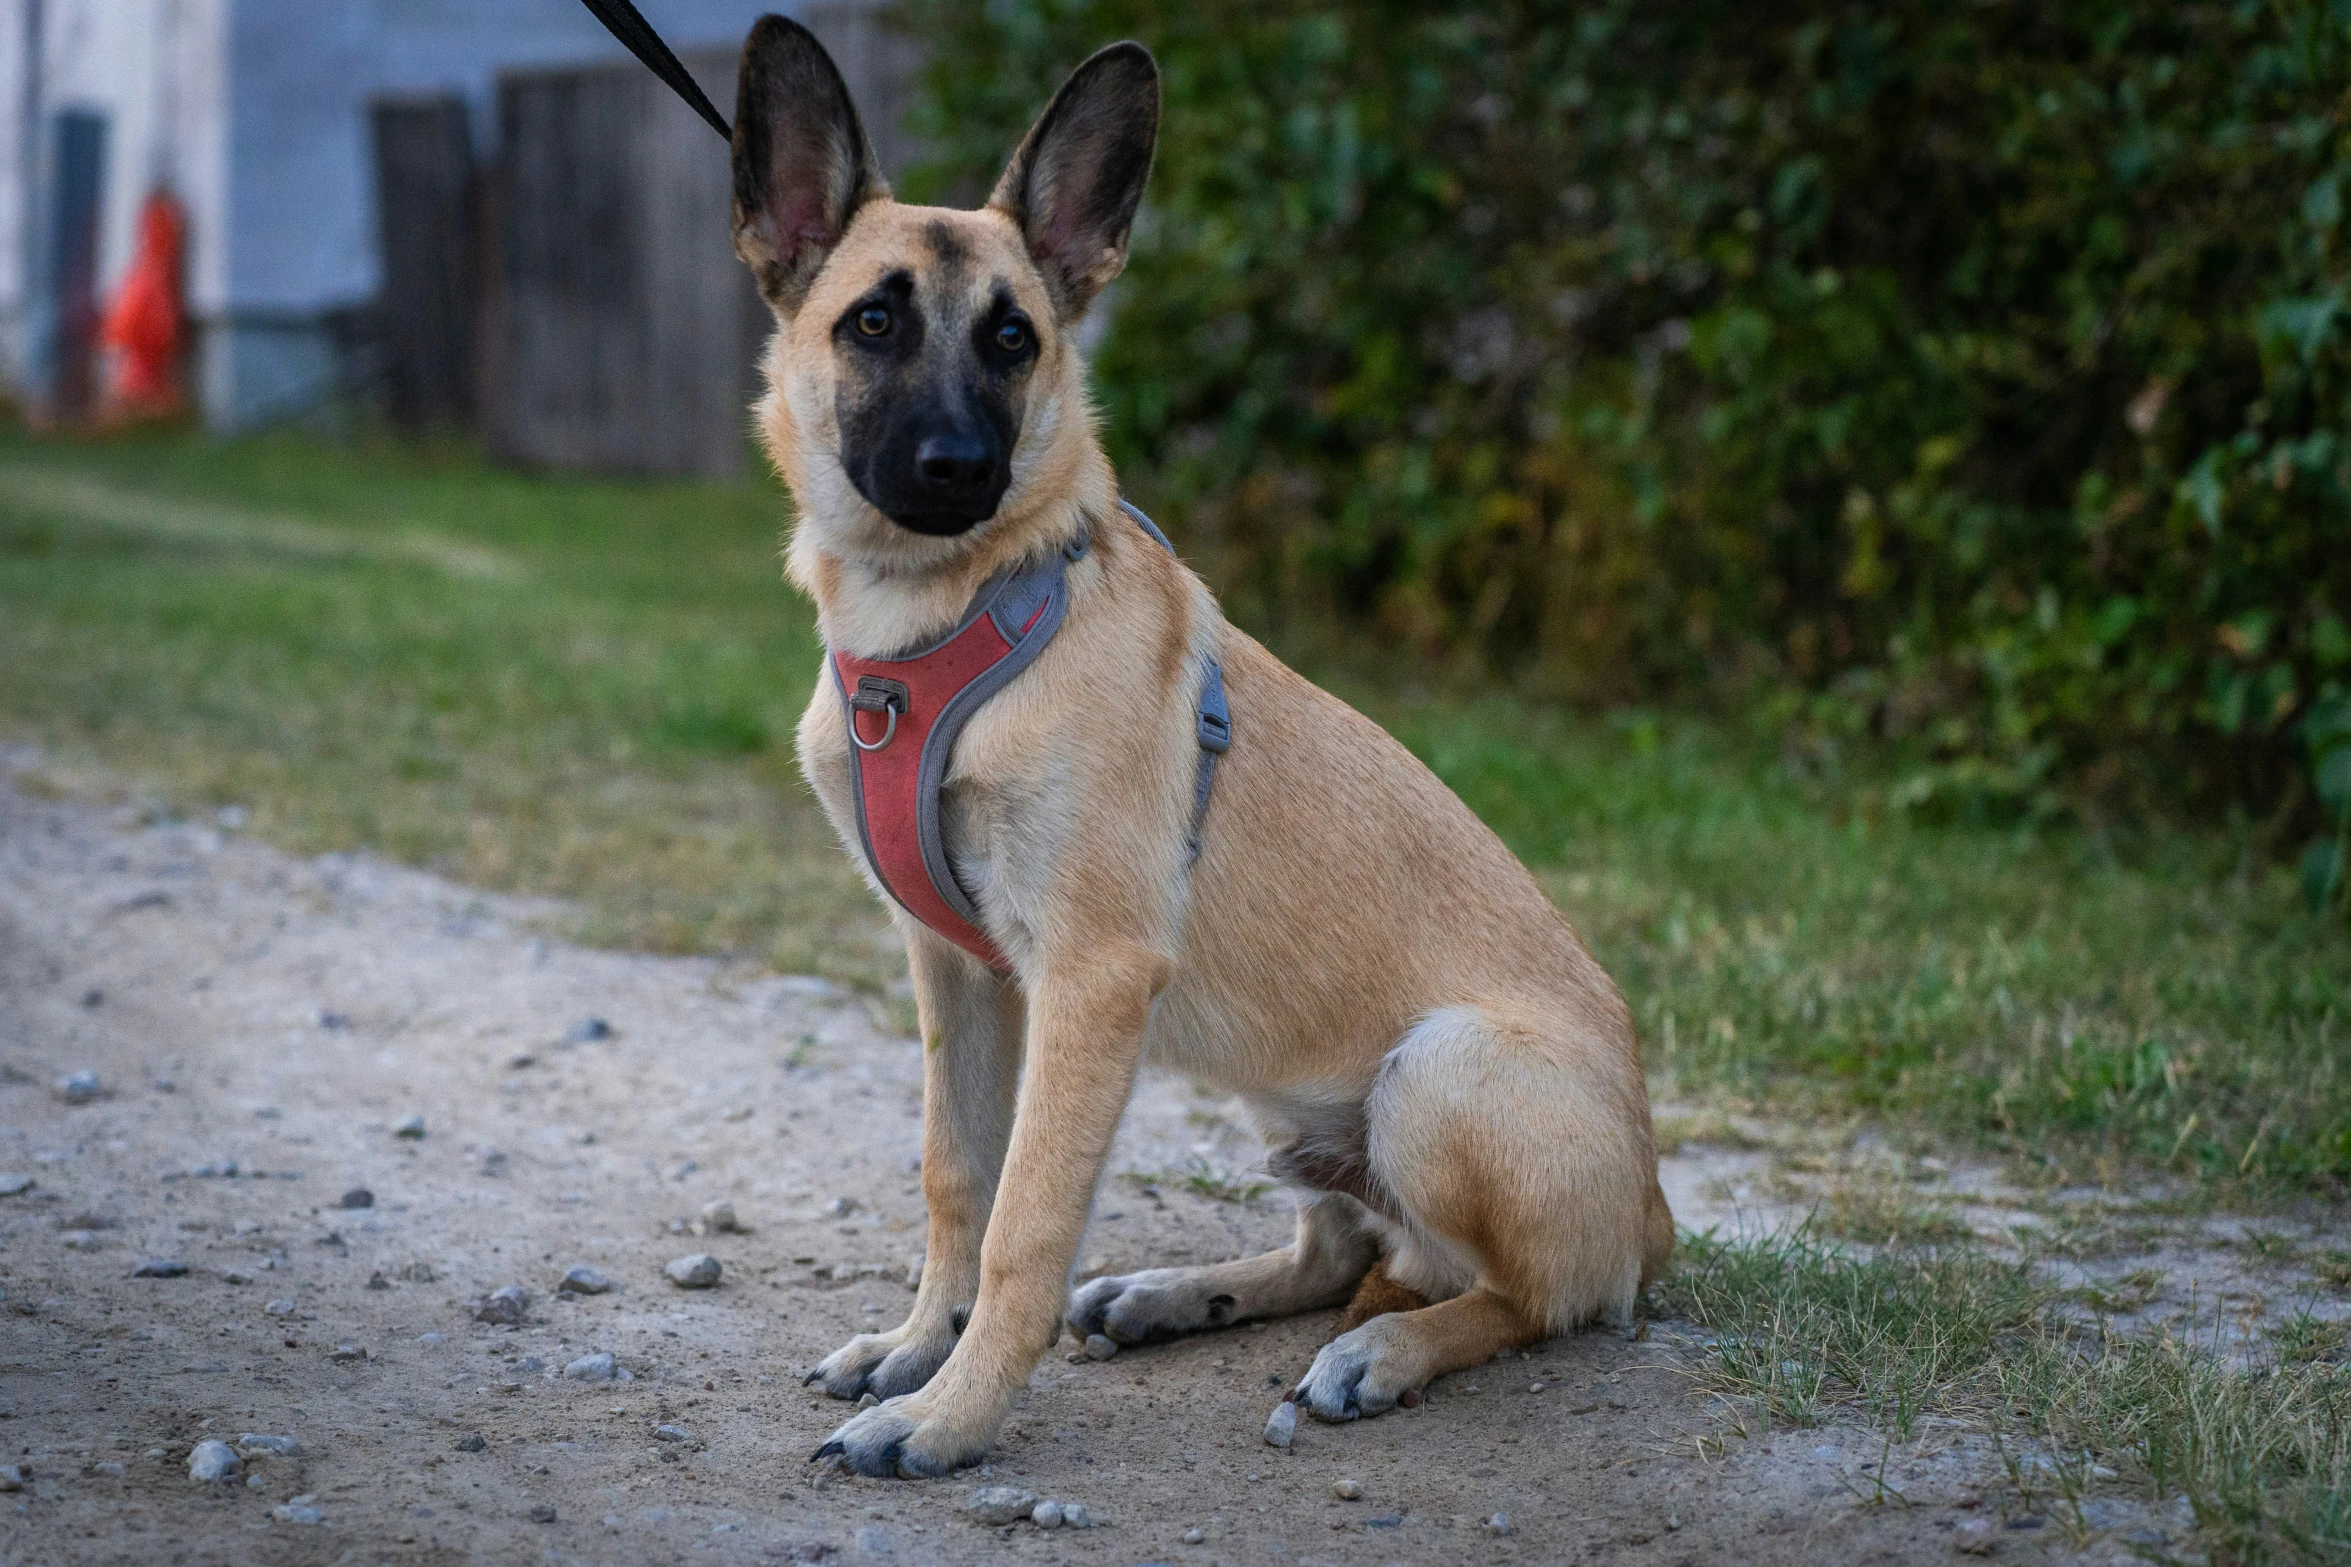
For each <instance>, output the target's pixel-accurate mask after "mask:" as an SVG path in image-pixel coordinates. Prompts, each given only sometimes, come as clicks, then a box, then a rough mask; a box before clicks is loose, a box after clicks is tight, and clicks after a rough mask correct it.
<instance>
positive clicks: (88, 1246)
mask: <svg viewBox="0 0 2351 1567" xmlns="http://www.w3.org/2000/svg"><path fill="white" fill-rule="evenodd" d="M57 1244H58V1245H60V1246H63V1247H64V1248H65V1249H66V1250H68V1251H96V1250H97V1249H98V1234H97V1232H96V1231H95V1230H67V1231H66V1232H65V1233H64V1234H63V1235H60V1236H58V1237H57Z"/></svg>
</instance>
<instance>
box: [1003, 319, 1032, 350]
mask: <svg viewBox="0 0 2351 1567" xmlns="http://www.w3.org/2000/svg"><path fill="white" fill-rule="evenodd" d="M996 346H997V347H998V348H1001V349H1003V350H1004V351H1005V352H1006V353H1008V354H1017V353H1019V352H1020V351H1021V350H1022V349H1024V348H1026V347H1028V346H1029V327H1028V323H1027V322H1025V321H1007V322H1005V323H1004V324H1003V325H1002V326H1000V327H998V328H996Z"/></svg>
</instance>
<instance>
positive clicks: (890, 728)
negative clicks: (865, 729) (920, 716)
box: [849, 675, 914, 751]
mask: <svg viewBox="0 0 2351 1567" xmlns="http://www.w3.org/2000/svg"><path fill="white" fill-rule="evenodd" d="M913 702H914V693H913V692H911V691H909V690H907V688H906V682H904V681H903V680H886V679H884V678H883V677H882V676H880V675H860V676H858V677H857V689H856V691H855V692H853V693H852V694H851V695H850V697H849V708H850V712H849V740H850V743H851V744H853V745H855V746H856V747H857V749H859V750H860V751H879V750H880V749H881V748H882V747H884V746H886V745H888V744H889V743H890V741H891V739H892V738H893V737H894V736H896V734H897V733H898V719H899V717H900V715H902V714H904V713H906V712H908V711H910V710H911V709H912V706H913ZM859 713H887V714H888V715H889V722H888V723H887V724H885V725H884V726H883V729H882V737H881V738H880V739H879V740H876V741H874V742H873V743H872V744H870V745H869V744H867V743H866V739H865V737H864V736H863V735H861V734H859V733H858V732H857V715H858V714H859Z"/></svg>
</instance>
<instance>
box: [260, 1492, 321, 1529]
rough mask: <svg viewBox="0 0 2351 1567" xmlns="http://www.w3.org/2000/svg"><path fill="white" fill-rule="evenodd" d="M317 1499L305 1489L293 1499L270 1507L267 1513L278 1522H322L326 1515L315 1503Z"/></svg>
mask: <svg viewBox="0 0 2351 1567" xmlns="http://www.w3.org/2000/svg"><path fill="white" fill-rule="evenodd" d="M317 1501H318V1498H317V1497H315V1496H312V1495H311V1494H310V1493H309V1492H307V1491H305V1492H304V1493H302V1494H301V1495H300V1496H297V1497H295V1498H294V1499H293V1500H291V1501H288V1502H285V1503H282V1504H281V1505H279V1506H276V1507H273V1508H271V1509H270V1510H269V1515H270V1516H271V1517H272V1518H275V1519H276V1520H277V1521H278V1522H279V1523H305V1524H307V1523H324V1522H326V1516H327V1515H326V1514H325V1513H323V1512H321V1511H319V1509H318V1507H317V1506H316V1505H315V1504H316V1503H317Z"/></svg>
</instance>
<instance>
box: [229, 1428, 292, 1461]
mask: <svg viewBox="0 0 2351 1567" xmlns="http://www.w3.org/2000/svg"><path fill="white" fill-rule="evenodd" d="M237 1451H238V1452H240V1453H243V1454H245V1455H246V1456H247V1457H251V1456H252V1455H253V1454H255V1453H268V1454H270V1455H272V1456H273V1457H277V1458H300V1457H301V1456H302V1444H301V1443H300V1442H297V1441H295V1440H294V1439H293V1438H292V1437H290V1436H272V1435H271V1434H270V1433H268V1432H267V1431H240V1432H238V1433H237Z"/></svg>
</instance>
